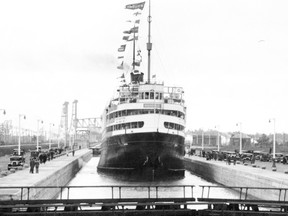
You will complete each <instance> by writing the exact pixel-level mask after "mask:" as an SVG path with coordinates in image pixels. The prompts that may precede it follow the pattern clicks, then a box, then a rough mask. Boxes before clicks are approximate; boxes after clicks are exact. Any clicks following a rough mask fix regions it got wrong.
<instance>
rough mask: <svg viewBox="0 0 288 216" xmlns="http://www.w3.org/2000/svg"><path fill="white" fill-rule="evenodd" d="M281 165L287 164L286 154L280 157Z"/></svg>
mask: <svg viewBox="0 0 288 216" xmlns="http://www.w3.org/2000/svg"><path fill="white" fill-rule="evenodd" d="M281 163H283V164H288V154H286V155H284V156H283V157H282V160H281Z"/></svg>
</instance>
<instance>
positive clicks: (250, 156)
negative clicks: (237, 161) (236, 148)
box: [241, 153, 253, 161]
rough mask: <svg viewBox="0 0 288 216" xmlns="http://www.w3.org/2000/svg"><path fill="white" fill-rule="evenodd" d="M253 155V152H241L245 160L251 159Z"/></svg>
mask: <svg viewBox="0 0 288 216" xmlns="http://www.w3.org/2000/svg"><path fill="white" fill-rule="evenodd" d="M252 157H253V154H252V153H243V154H241V159H242V160H243V161H244V160H245V161H251V159H252Z"/></svg>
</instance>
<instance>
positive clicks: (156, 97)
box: [155, 92, 159, 100]
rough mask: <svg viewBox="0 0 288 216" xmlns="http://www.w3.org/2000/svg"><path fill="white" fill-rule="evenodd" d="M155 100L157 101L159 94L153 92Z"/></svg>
mask: <svg viewBox="0 0 288 216" xmlns="http://www.w3.org/2000/svg"><path fill="white" fill-rule="evenodd" d="M155 99H156V100H159V92H155Z"/></svg>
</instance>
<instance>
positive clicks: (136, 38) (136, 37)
mask: <svg viewBox="0 0 288 216" xmlns="http://www.w3.org/2000/svg"><path fill="white" fill-rule="evenodd" d="M134 39H135V40H138V36H135V37H134V38H131V39H129V40H127V41H133V40H134Z"/></svg>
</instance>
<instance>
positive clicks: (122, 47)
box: [118, 44, 126, 52]
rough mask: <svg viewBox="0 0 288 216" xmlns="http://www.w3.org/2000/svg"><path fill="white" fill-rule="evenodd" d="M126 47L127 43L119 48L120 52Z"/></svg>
mask: <svg viewBox="0 0 288 216" xmlns="http://www.w3.org/2000/svg"><path fill="white" fill-rule="evenodd" d="M125 48H126V44H125V45H121V47H120V48H119V49H118V52H124V51H125Z"/></svg>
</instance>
